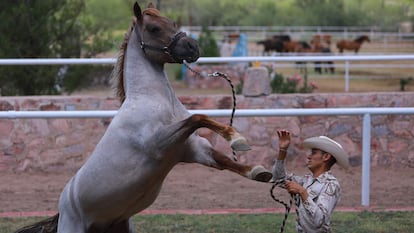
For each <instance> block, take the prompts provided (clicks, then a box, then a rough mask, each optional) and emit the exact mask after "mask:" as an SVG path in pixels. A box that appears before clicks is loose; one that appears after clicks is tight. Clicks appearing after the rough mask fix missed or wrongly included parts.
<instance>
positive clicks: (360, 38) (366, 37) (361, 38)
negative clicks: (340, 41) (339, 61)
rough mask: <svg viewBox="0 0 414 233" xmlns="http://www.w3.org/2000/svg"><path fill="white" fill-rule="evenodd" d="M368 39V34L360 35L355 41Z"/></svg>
mask: <svg viewBox="0 0 414 233" xmlns="http://www.w3.org/2000/svg"><path fill="white" fill-rule="evenodd" d="M366 39H368V36H365V35H364V36H359V37H358V38H356V39H355V40H354V41H355V42H363V41H364V40H366Z"/></svg>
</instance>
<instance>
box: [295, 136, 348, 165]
mask: <svg viewBox="0 0 414 233" xmlns="http://www.w3.org/2000/svg"><path fill="white" fill-rule="evenodd" d="M303 146H304V147H306V148H309V149H313V148H314V149H319V150H323V151H325V152H328V153H329V154H331V155H332V156H333V157H335V159H336V163H337V164H338V165H339V166H341V167H343V168H348V167H349V159H348V155H347V154H346V152H345V150H344V149H343V148H342V146H341V144H339V143H338V142H336V141H334V140H332V139H330V138H328V137H326V136H319V137H311V138H308V139H305V141H303Z"/></svg>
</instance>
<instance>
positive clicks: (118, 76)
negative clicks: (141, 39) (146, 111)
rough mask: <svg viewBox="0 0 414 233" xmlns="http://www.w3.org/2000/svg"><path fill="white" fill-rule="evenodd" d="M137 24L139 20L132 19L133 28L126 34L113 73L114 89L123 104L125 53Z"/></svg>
mask: <svg viewBox="0 0 414 233" xmlns="http://www.w3.org/2000/svg"><path fill="white" fill-rule="evenodd" d="M136 24H137V20H136V18H135V17H134V18H133V19H132V23H131V27H130V29H129V30H128V31H127V33H125V36H124V40H123V41H122V44H121V46H120V48H119V53H118V58H117V60H116V63H115V66H114V70H113V73H112V79H113V83H114V88H115V89H116V96H117V97H118V98H119V100H120V101H121V103H123V102H124V101H125V88H124V60H125V52H126V48H127V45H128V41H129V37H130V36H131V33H132V30H133V29H134V27H135V25H136Z"/></svg>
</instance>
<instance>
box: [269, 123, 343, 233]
mask: <svg viewBox="0 0 414 233" xmlns="http://www.w3.org/2000/svg"><path fill="white" fill-rule="evenodd" d="M277 135H278V137H279V154H278V156H277V159H276V160H275V163H274V165H273V181H280V180H284V181H285V182H284V188H286V189H287V191H288V192H289V193H291V194H297V195H296V196H297V198H296V199H297V203H298V219H297V222H296V229H297V232H307V233H316V232H321V233H322V232H330V220H331V215H332V212H333V210H334V208H335V206H336V204H337V203H338V201H339V199H340V186H339V182H338V180H337V179H336V178H335V177H334V176H333V175H332V174H331V171H330V169H331V167H332V166H333V165H334V164H338V165H339V166H341V167H344V168H347V167H348V166H349V162H348V156H347V154H346V152H345V151H344V149H343V148H342V146H341V145H340V144H339V143H338V142H336V141H334V140H332V139H330V138H328V137H326V136H319V137H311V138H308V139H306V140H305V141H304V142H303V145H304V147H306V148H309V149H311V153H310V154H309V155H308V156H307V157H306V166H307V167H308V169H309V170H310V171H311V174H309V175H306V176H295V175H287V174H286V171H285V158H286V154H287V149H288V147H289V144H290V132H289V131H286V130H280V131H277Z"/></svg>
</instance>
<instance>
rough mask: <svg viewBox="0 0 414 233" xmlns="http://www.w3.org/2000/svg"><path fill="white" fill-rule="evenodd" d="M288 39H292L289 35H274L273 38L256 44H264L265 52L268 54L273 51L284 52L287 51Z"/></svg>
mask: <svg viewBox="0 0 414 233" xmlns="http://www.w3.org/2000/svg"><path fill="white" fill-rule="evenodd" d="M288 41H291V39H290V36H289V35H274V36H273V37H271V38H267V39H265V40H261V41H258V42H257V43H256V44H258V45H263V54H266V53H269V52H272V51H275V52H278V53H282V52H285V51H284V43H285V42H288Z"/></svg>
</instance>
